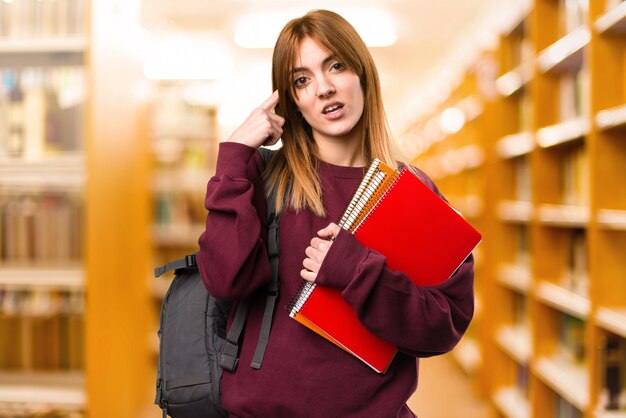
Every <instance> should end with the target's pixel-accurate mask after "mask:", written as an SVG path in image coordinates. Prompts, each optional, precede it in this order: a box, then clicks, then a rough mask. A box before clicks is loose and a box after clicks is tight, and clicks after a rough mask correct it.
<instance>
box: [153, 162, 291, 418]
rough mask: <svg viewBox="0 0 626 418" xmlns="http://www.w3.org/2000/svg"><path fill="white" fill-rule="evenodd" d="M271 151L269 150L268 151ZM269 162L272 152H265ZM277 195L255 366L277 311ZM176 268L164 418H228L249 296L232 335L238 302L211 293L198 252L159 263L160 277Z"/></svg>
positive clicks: (165, 315)
mask: <svg viewBox="0 0 626 418" xmlns="http://www.w3.org/2000/svg"><path fill="white" fill-rule="evenodd" d="M263 151H265V150H263ZM261 154H262V155H263V158H264V159H265V161H266V162H267V161H268V160H269V158H271V154H270V153H267V152H261ZM274 202H275V196H270V198H269V199H268V213H269V219H268V224H269V229H268V234H269V236H268V252H269V258H270V263H271V266H272V281H271V282H270V284H269V285H268V286H267V299H266V305H265V312H264V315H263V322H262V325H261V332H260V335H259V341H258V343H257V348H256V351H255V353H254V357H253V360H252V364H251V367H253V368H256V369H259V368H261V364H262V362H263V356H264V354H265V348H266V347H267V342H268V339H269V332H270V328H271V324H272V316H273V313H274V307H275V305H276V299H277V297H278V289H279V282H278V250H279V246H278V224H279V221H280V216H277V215H276V214H275V211H274V206H275V205H274ZM170 270H174V280H173V281H172V283H171V285H170V287H169V289H168V291H167V294H166V295H165V298H164V300H163V305H162V307H161V319H160V326H159V332H158V335H159V361H158V368H157V383H156V399H155V401H154V403H155V404H157V405H159V406H160V407H161V409H162V411H163V417H164V418H166V417H167V416H168V415H169V416H170V417H172V418H213V417H228V413H227V412H226V411H225V410H224V409H223V408H222V405H221V379H222V373H223V370H228V371H235V369H236V368H237V365H238V362H239V344H240V342H241V335H242V332H243V328H244V325H245V321H246V317H247V314H248V307H249V299H243V300H241V301H239V303H238V304H237V311H236V313H235V316H234V318H233V322H232V323H231V326H230V329H229V330H228V334H226V323H227V320H228V317H229V314H230V311H231V308H232V306H233V303H232V302H230V301H227V300H223V299H219V298H216V297H214V296H213V295H211V294H209V293H208V291H207V289H206V287H205V286H204V283H203V282H202V278H201V277H200V272H199V271H198V266H197V264H196V256H195V254H192V255H188V256H186V257H183V258H181V259H178V260H175V261H172V262H170V263H167V264H166V265H164V266H162V267H159V268H156V269H155V271H154V274H155V277H159V276H161V275H162V274H163V273H165V272H166V271H170Z"/></svg>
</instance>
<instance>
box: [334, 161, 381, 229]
mask: <svg viewBox="0 0 626 418" xmlns="http://www.w3.org/2000/svg"><path fill="white" fill-rule="evenodd" d="M379 164H380V160H379V159H377V158H375V159H374V161H372V164H371V165H370V168H369V169H368V170H367V173H365V177H363V180H361V184H359V187H358V189H357V190H356V192H355V193H354V196H353V197H352V200H351V201H350V203H349V204H348V207H347V208H346V210H345V211H344V213H343V216H342V217H341V219H340V220H339V224H338V225H339V226H341V227H343V226H344V224H345V222H346V220H347V218H348V216H349V215H350V214H351V213H352V212H353V211H354V206H355V205H356V204H357V202H358V201H359V199H360V198H361V195H362V194H363V190H364V189H365V188H366V187H367V185H368V184H369V182H370V179H371V178H372V176H373V175H374V173H375V172H376V170H378V165H379Z"/></svg>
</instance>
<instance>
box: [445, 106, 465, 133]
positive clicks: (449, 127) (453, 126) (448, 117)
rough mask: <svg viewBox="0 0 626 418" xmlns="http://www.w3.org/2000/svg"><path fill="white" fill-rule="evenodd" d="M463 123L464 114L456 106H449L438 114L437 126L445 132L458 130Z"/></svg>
mask: <svg viewBox="0 0 626 418" xmlns="http://www.w3.org/2000/svg"><path fill="white" fill-rule="evenodd" d="M463 125H465V114H464V113H463V111H462V110H461V109H459V108H457V107H449V108H447V109H446V110H444V111H443V112H441V116H439V126H440V127H441V129H442V130H443V131H444V132H445V133H447V134H454V133H457V132H459V131H460V130H461V129H462V128H463Z"/></svg>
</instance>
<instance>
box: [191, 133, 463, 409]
mask: <svg viewBox="0 0 626 418" xmlns="http://www.w3.org/2000/svg"><path fill="white" fill-rule="evenodd" d="M263 169H264V163H263V160H262V158H261V156H260V154H259V153H258V152H257V151H256V150H255V149H252V148H249V147H247V146H245V145H241V144H237V143H222V144H221V145H220V150H219V155H218V160H217V169H216V175H215V176H214V177H213V178H211V180H210V181H209V183H208V186H207V195H206V202H205V205H206V208H207V209H208V210H209V214H208V216H207V221H206V231H205V232H204V233H203V234H202V236H201V237H200V240H199V243H200V253H199V256H198V264H199V267H200V271H201V273H202V278H203V280H204V283H205V285H206V287H207V289H208V290H209V291H210V292H211V293H212V294H214V295H215V296H218V297H222V298H226V299H233V300H237V299H240V298H244V297H247V296H250V295H252V297H253V299H252V303H251V307H250V313H249V316H248V320H247V324H246V329H245V334H244V337H243V345H242V347H241V356H240V362H239V366H238V368H237V370H236V371H235V372H234V373H230V372H224V376H223V378H222V402H223V405H224V407H225V408H226V409H227V410H228V411H229V412H230V413H231V416H235V417H257V418H258V417H271V418H277V417H290V418H293V417H320V418H328V417H342V418H348V417H359V418H362V417H365V418H369V417H372V418H384V417H413V416H414V415H413V413H412V412H411V411H410V410H409V408H408V407H407V406H406V401H407V400H408V399H409V397H410V396H411V395H412V394H413V392H414V391H415V389H416V387H417V375H418V364H419V363H418V361H417V360H416V357H427V356H433V355H436V354H441V353H445V352H447V351H449V350H451V349H452V348H453V347H454V346H455V345H456V343H457V342H458V341H459V339H460V338H461V336H462V335H463V333H464V331H465V330H466V328H467V326H468V325H469V322H470V320H471V318H472V314H473V309H474V298H473V276H474V274H473V259H472V257H469V258H468V259H467V260H466V261H465V262H464V263H463V265H462V266H461V267H460V268H459V269H458V270H457V272H456V273H455V274H454V276H453V277H452V278H451V279H450V280H448V281H446V282H445V283H443V284H440V285H438V286H432V287H421V286H416V285H414V284H413V282H411V280H410V279H409V278H407V277H406V276H405V275H404V274H402V273H400V272H397V271H391V270H389V269H388V268H387V267H386V264H385V257H384V256H383V255H381V254H380V253H377V252H376V251H373V250H370V249H368V248H366V247H364V246H362V245H361V244H360V243H359V242H358V241H357V240H356V239H355V238H354V237H353V236H352V235H351V234H350V233H348V232H346V231H344V230H342V231H341V233H340V234H339V236H338V237H337V238H336V239H335V241H334V242H333V245H332V246H331V249H330V250H329V252H328V254H327V256H326V258H325V260H324V262H323V264H322V266H321V269H320V271H319V274H318V277H317V283H319V284H321V285H326V286H334V287H337V288H339V289H341V290H342V295H343V297H344V299H345V300H346V301H348V303H350V304H351V305H352V306H353V307H354V309H355V310H356V312H357V314H358V317H359V318H360V320H361V321H362V322H363V324H364V325H365V326H366V327H367V328H368V329H369V330H370V331H371V332H373V333H374V334H376V335H378V336H380V337H382V338H384V339H386V340H388V341H390V342H392V343H393V344H395V345H397V346H398V347H399V349H400V352H399V353H398V354H397V355H396V357H395V359H394V360H393V362H392V364H391V365H390V367H389V369H388V371H387V372H386V373H385V374H378V373H376V372H374V371H373V370H372V369H370V368H369V367H368V366H367V365H366V364H365V363H363V362H361V361H360V360H358V359H357V358H355V357H353V356H352V355H350V354H348V353H346V352H345V351H343V350H342V349H340V348H338V347H336V346H335V345H334V344H332V343H330V342H329V341H327V340H325V339H324V338H322V337H320V336H319V335H317V334H315V333H314V332H313V331H311V330H309V329H308V328H306V327H304V326H303V325H301V324H300V323H298V322H296V321H295V320H293V319H292V318H290V317H289V314H288V312H287V311H286V310H285V309H283V307H284V306H286V305H288V304H289V303H290V301H291V299H292V297H293V295H294V294H295V293H296V292H297V290H298V287H299V286H300V284H301V282H302V278H301V277H300V270H301V269H302V261H303V260H304V258H305V253H304V251H305V249H306V247H307V246H308V245H309V243H310V241H311V239H312V238H313V237H315V236H317V231H318V230H320V229H322V228H323V227H325V226H326V225H328V223H330V222H337V221H338V219H339V218H340V216H341V214H342V213H343V211H344V210H345V208H346V207H347V204H348V202H349V201H350V199H351V198H352V195H353V194H354V192H355V190H356V188H357V187H358V185H359V183H360V181H361V179H362V178H363V175H364V169H363V168H354V167H340V166H335V165H331V164H328V163H325V162H321V161H320V162H319V176H320V179H321V184H322V191H323V200H324V207H325V208H326V211H327V216H326V217H325V218H319V217H318V216H316V215H315V214H313V213H312V212H311V211H309V210H304V211H301V212H299V213H295V212H294V211H292V210H290V209H289V208H288V209H287V210H286V211H285V212H284V213H283V215H282V218H281V220H280V236H279V238H280V241H279V242H280V262H279V264H280V265H279V277H280V282H281V288H280V295H279V299H278V304H277V309H276V312H275V314H274V319H273V323H272V329H271V333H270V338H269V343H268V347H267V351H266V353H265V358H264V362H263V366H262V368H261V369H260V370H256V369H253V368H251V367H250V362H251V360H252V356H253V354H254V350H255V348H256V343H257V339H258V335H259V329H260V325H261V318H262V315H263V309H264V306H265V293H264V292H263V290H262V289H263V287H264V286H265V285H266V284H267V283H268V282H269V281H270V278H271V268H270V263H269V260H268V256H267V246H266V241H267V230H266V229H267V207H266V204H267V203H266V199H265V196H264V192H263V180H262V177H261V173H262V171H263ZM423 178H424V179H425V181H426V182H427V184H428V185H429V186H430V187H431V188H432V189H433V190H435V191H436V192H437V193H438V191H437V188H436V187H435V185H434V184H433V182H432V181H431V180H430V179H428V178H427V177H426V176H425V175H424V176H423ZM416 216H418V215H417V214H416Z"/></svg>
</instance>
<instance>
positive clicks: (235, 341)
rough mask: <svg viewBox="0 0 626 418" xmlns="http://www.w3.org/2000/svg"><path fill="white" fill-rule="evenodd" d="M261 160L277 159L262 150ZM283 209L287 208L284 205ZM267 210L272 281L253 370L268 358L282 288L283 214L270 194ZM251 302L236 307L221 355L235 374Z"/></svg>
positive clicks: (221, 361)
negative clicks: (270, 338)
mask: <svg viewBox="0 0 626 418" xmlns="http://www.w3.org/2000/svg"><path fill="white" fill-rule="evenodd" d="M259 152H260V153H261V157H262V158H263V161H264V162H265V165H266V166H267V164H268V163H269V161H270V160H271V158H272V157H273V156H274V153H275V151H272V150H269V149H266V148H259ZM287 196H289V190H287V193H285V202H286V199H287ZM283 207H284V205H283ZM267 211H268V223H269V228H268V255H269V259H270V264H271V267H272V279H271V281H270V283H269V284H268V287H267V299H266V301H265V311H264V312H263V320H262V322H261V331H260V333H259V340H258V342H257V347H256V350H255V352H254V357H253V359H252V363H251V365H250V366H251V367H252V368H255V369H260V368H261V364H262V363H263V357H264V355H265V349H266V348H267V342H268V341H269V334H270V329H271V327H272V318H273V316H274V308H275V307H276V301H277V299H278V290H279V288H280V282H279V280H278V259H279V248H280V247H279V243H278V231H279V222H280V214H276V194H275V193H271V194H270V196H268V198H267ZM249 306H250V301H249V299H248V298H246V299H243V300H241V301H240V302H239V305H238V306H237V312H236V313H235V317H234V318H233V321H232V322H231V325H230V328H229V330H228V334H227V335H226V345H225V346H224V350H223V352H222V355H221V356H220V366H222V368H223V369H225V370H229V371H234V370H235V369H236V368H237V365H238V363H239V343H240V340H241V333H242V331H243V327H244V325H245V322H246V317H247V315H248V309H249Z"/></svg>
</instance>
